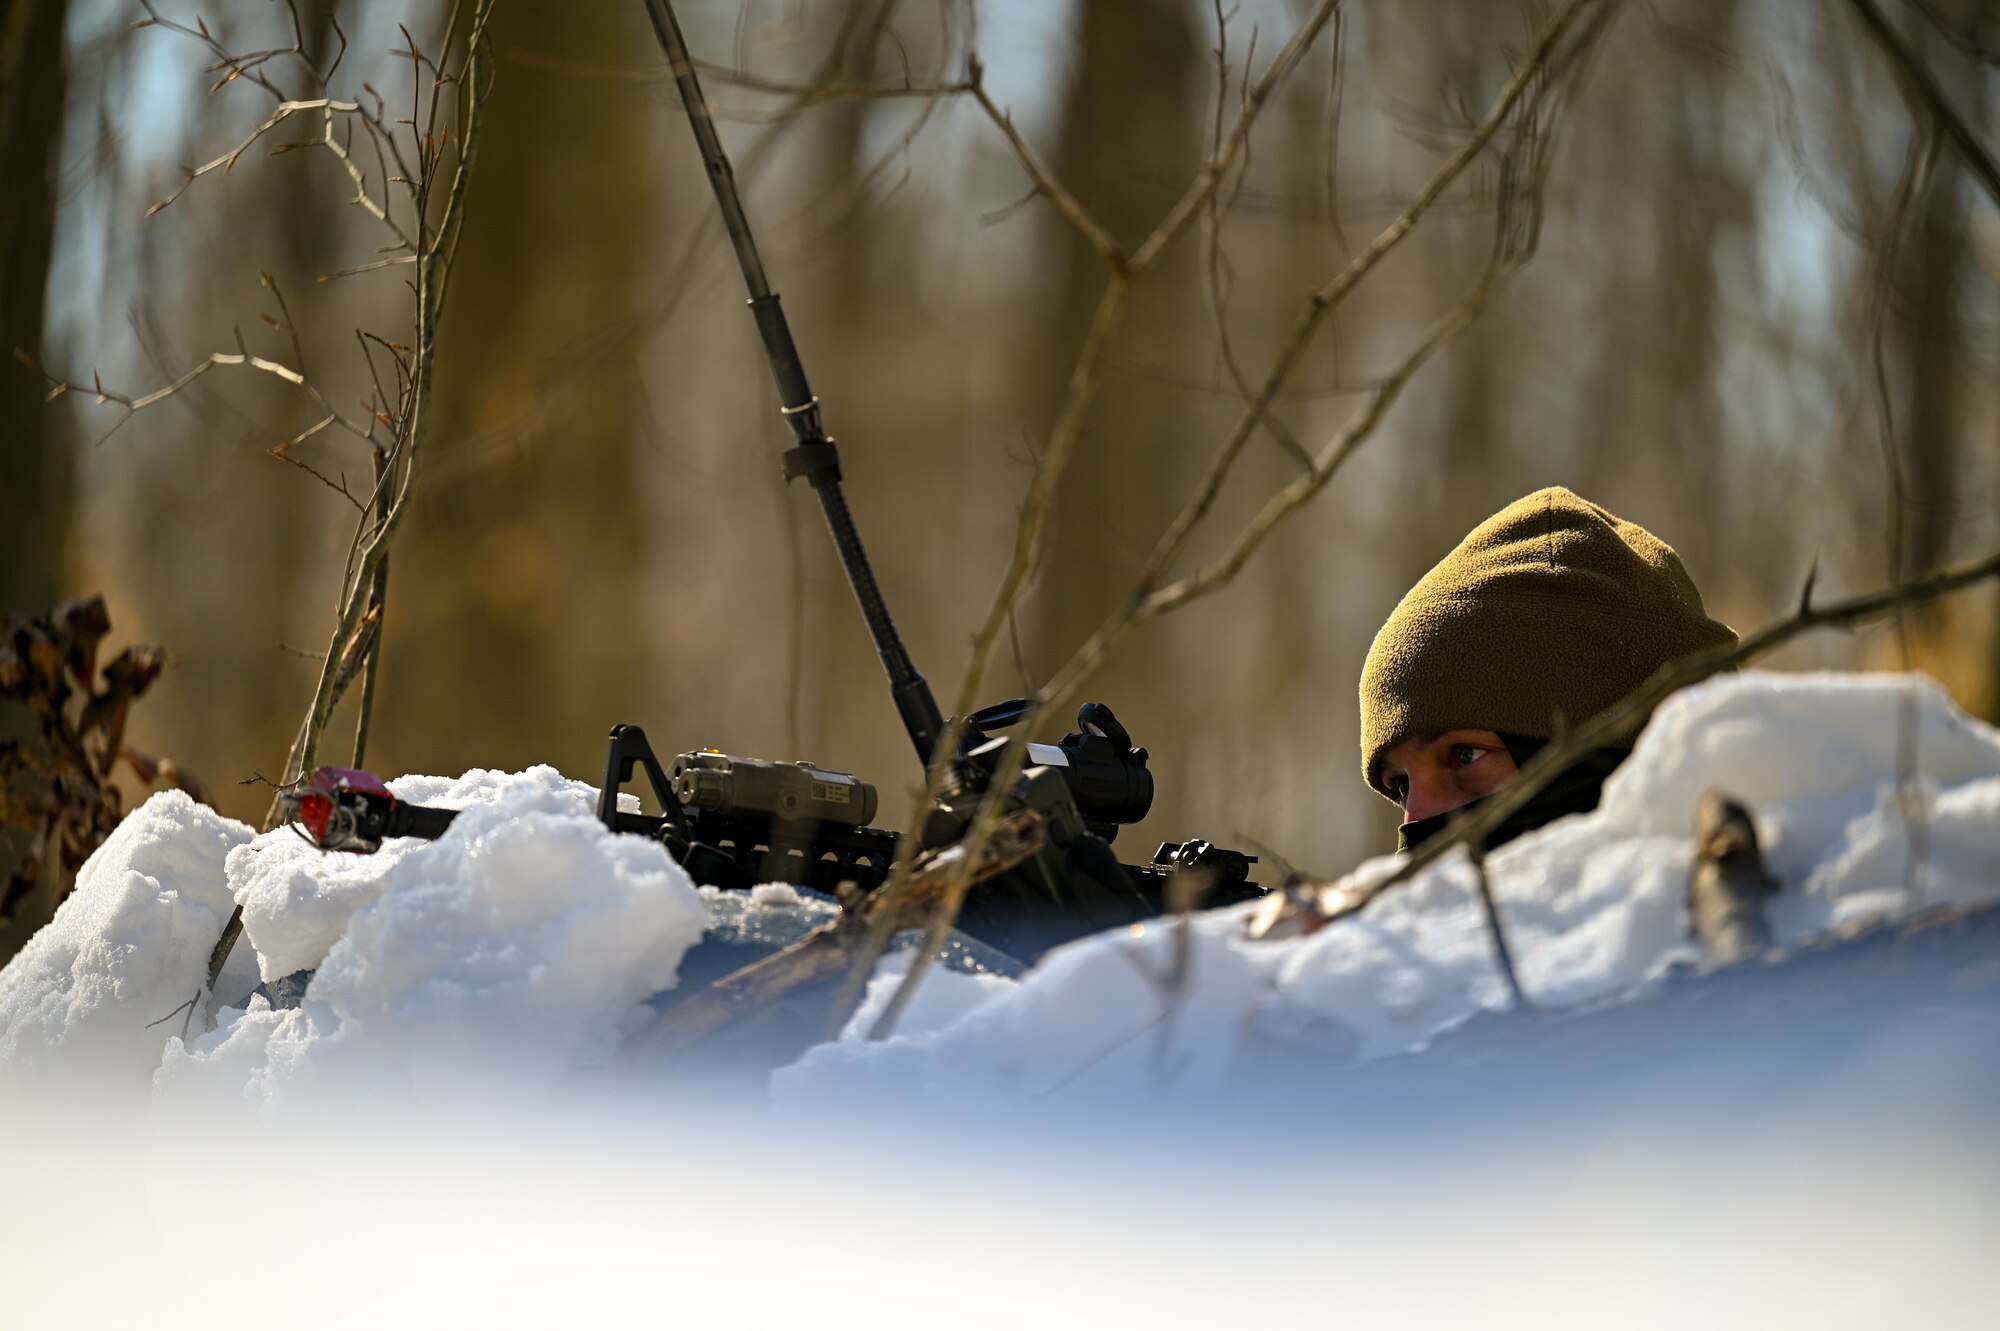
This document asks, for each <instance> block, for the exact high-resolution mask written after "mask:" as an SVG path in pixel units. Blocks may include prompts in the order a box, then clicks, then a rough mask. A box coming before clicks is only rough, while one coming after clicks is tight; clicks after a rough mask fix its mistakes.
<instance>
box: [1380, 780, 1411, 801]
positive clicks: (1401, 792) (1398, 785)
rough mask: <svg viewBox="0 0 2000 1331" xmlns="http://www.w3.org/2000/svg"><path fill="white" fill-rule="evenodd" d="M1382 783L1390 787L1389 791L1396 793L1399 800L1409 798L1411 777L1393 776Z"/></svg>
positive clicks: (1392, 793)
mask: <svg viewBox="0 0 2000 1331" xmlns="http://www.w3.org/2000/svg"><path fill="white" fill-rule="evenodd" d="M1382 784H1383V785H1385V786H1387V787H1388V788H1389V793H1390V794H1391V795H1394V796H1395V797H1396V798H1397V799H1398V800H1404V799H1408V798H1409V795H1410V778H1408V777H1406V776H1392V777H1390V778H1389V779H1388V780H1386V781H1384V782H1383V783H1382Z"/></svg>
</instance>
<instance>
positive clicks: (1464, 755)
mask: <svg viewBox="0 0 2000 1331" xmlns="http://www.w3.org/2000/svg"><path fill="white" fill-rule="evenodd" d="M1490 752H1491V750H1490V749H1482V748H1480V747H1479V746H1478V745H1477V744H1454V745H1452V746H1451V765H1452V766H1453V767H1470V766H1472V764H1474V763H1476V762H1478V761H1479V760H1480V759H1481V758H1484V757H1485V756H1486V755H1487V754H1488V753H1490Z"/></svg>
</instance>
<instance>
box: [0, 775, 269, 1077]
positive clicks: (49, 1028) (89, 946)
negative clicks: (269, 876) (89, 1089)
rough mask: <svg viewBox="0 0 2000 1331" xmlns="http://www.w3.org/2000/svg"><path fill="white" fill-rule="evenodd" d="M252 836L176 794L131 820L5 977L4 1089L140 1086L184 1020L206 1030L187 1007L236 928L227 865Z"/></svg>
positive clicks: (1, 980)
mask: <svg viewBox="0 0 2000 1331" xmlns="http://www.w3.org/2000/svg"><path fill="white" fill-rule="evenodd" d="M250 837H251V831H250V829H249V828H248V827H246V826H244V825H243V824H242V823H239V822H235V821H232V820H231V819H228V818H224V817H223V816H222V815H220V814H218V813H216V812H215V811H214V810H213V809H209V808H207V807H205V806H203V805H200V804H196V803H195V802H194V801H193V800H191V799H189V798H188V797H187V796H186V795H185V794H183V793H182V792H180V791H178V790H170V791H165V792H162V793H161V794H158V795H155V796H153V797H152V798H151V799H149V800H147V801H146V802H145V803H144V804H142V805H140V806H139V807H138V808H137V809H135V810H133V811H132V813H131V814H130V815H128V816H127V817H126V819H125V821H124V822H122V823H120V824H119V825H118V827H117V829H116V830H115V831H113V832H112V834H111V835H110V837H108V838H107V839H106V840H105V842H104V844H103V845H102V846H99V847H98V849H97V853H96V854H95V855H92V856H91V857H90V858H89V859H88V860H86V861H84V864H83V867H82V869H80V870H79V871H78V872H77V877H76V886H75V890H74V891H72V892H71V893H70V895H69V897H68V898H67V899H66V900H65V901H64V902H63V904H62V906H61V908H60V909H58V910H57V911H56V915H55V918H54V919H53V920H51V921H50V922H49V923H48V924H47V925H45V926H44V927H43V928H42V929H41V930H40V932H38V933H36V935H35V936H34V937H33V938H31V939H29V940H28V945H27V946H26V947H25V948H23V949H22V950H21V952H20V953H19V954H17V955H16V956H15V957H14V958H13V960H12V961H10V962H9V963H8V965H7V968H6V969H5V970H4V971H0V1082H4V1083H6V1084H7V1085H9V1086H10V1087H18V1086H19V1085H20V1084H21V1083H22V1082H23V1081H24V1080H26V1079H28V1078H34V1079H36V1080H39V1081H42V1082H47V1081H50V1080H60V1081H70V1080H72V1079H74V1078H77V1077H82V1076H90V1077H93V1078H95V1077H106V1078H109V1079H111V1080H112V1081H114V1082H125V1083H136V1084H137V1085H139V1086H141V1087H143V1086H144V1084H145V1080H146V1078H147V1077H149V1076H151V1074H152V1071H153V1068H154V1067H155V1066H156V1065H157V1064H158V1063H159V1061H160V1051H161V1049H162V1048H163V1047H164V1046H165V1045H166V1043H167V1041H168V1040H170V1039H173V1038H177V1037H178V1036H179V1034H180V1032H181V1028H182V1022H181V1018H180V1017H179V1016H175V1015H174V1013H175V1012H176V1010H177V1009H178V1010H180V1012H181V1013H182V1014H183V1015H188V1016H189V1020H190V1021H191V1022H192V1024H193V1026H194V1027H196V1028H199V1027H200V1026H201V1025H202V1023H203V1020H204V1016H203V1014H202V1013H200V1012H198V1011H196V1012H193V1013H192V1014H191V1015H189V1009H188V1006H187V1005H188V1004H189V1003H190V1002H192V1001H194V1000H196V999H197V997H198V995H199V994H200V992H201V989H202V986H203V985H204V984H206V983H207V980H208V956H209V952H210V951H211V950H212V949H213V948H214V946H215V940H216V938H217V937H218V936H219V935H220V934H221V933H222V926H223V924H224V922H226V921H227V920H228V918H229V912H230V897H229V889H228V887H227V886H226V885H225V883H224V879H223V861H224V857H225V856H227V855H228V854H229V852H230V851H231V850H232V849H233V848H235V847H238V846H241V845H242V844H243V843H244V842H247V841H248V840H249V839H250ZM197 1006H198V1005H197ZM163 1019H164V1020H163Z"/></svg>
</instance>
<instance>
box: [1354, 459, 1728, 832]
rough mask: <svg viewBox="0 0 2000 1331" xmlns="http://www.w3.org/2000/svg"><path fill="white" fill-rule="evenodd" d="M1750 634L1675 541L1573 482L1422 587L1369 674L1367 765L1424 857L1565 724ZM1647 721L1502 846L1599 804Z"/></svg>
mask: <svg viewBox="0 0 2000 1331" xmlns="http://www.w3.org/2000/svg"><path fill="white" fill-rule="evenodd" d="M1735 641H1736V635H1735V633H1733V632H1732V631H1731V630H1730V629H1729V628H1728V627H1727V626H1726V625H1723V624H1720V623H1718V622H1716V621H1715V620H1713V619H1711V618H1709V616H1708V612H1707V611H1706V610H1705V609H1703V607H1702V603H1701V593H1700V592H1699V591H1697V590H1696V589H1695V585H1694V582H1693V580H1692V579H1690V578H1689V577H1688V575H1687V570H1686V569H1684V568H1682V567H1681V561H1680V557H1679V556H1678V555H1676V554H1675V553H1674V551H1673V548H1672V547H1671V546H1669V545H1667V544H1666V542H1664V541H1662V540H1660V539H1659V538H1658V537H1656V536H1654V535H1653V534H1652V533H1651V532H1649V531H1647V530H1646V529H1645V528H1643V527H1640V526H1637V525H1635V524H1633V523H1630V522H1626V521H1624V520H1623V519H1621V518H1618V517H1616V516H1614V515H1612V514H1610V513H1607V512H1606V511H1605V510H1603V509H1601V508H1599V507H1598V506H1597V505H1595V504H1593V503H1590V502H1589V501H1588V500H1585V499H1582V498H1580V497H1579V496H1577V495H1576V494H1574V493H1572V492H1571V491H1569V490H1566V489H1563V488H1562V487H1561V486H1551V487H1550V488H1548V489H1546V490H1537V491H1536V492H1535V493H1534V494H1531V495H1528V496H1527V497H1526V498H1524V499H1519V500H1516V501H1515V502H1514V503H1512V504H1509V505H1508V506H1507V507H1506V508H1504V509H1502V510H1500V512H1498V513H1496V514H1494V515H1493V516H1492V517H1490V518H1488V519H1487V520H1486V521H1484V522H1482V523H1480V524H1479V525H1478V526H1477V527H1475V528H1473V530H1472V533H1471V534H1470V535H1468V536H1467V537H1466V538H1465V539H1464V540H1463V541H1461V542H1459V545H1458V548H1457V549H1455V550H1453V551H1452V552H1451V553H1450V554H1448V555H1446V556H1445V557H1444V559H1443V560H1442V561H1440V562H1439V563H1438V565H1437V566H1436V567H1435V568H1433V569H1431V571H1430V572H1428V573H1426V574H1424V576H1423V577H1422V578H1421V579H1419V580H1418V582H1417V585H1416V586H1414V587H1412V588H1411V589H1410V591H1409V593H1408V594H1407V595H1406V596H1404V597H1403V599H1402V601H1401V602H1400V603H1398V604H1397V606H1396V609H1395V611H1394V612H1393V613H1392V614H1391V615H1390V616H1389V621H1388V623H1386V624H1384V625H1383V626H1382V630H1381V632H1379V633H1377V634H1376V635H1375V642H1374V645H1373V646H1371V647H1370V648H1369V649H1368V660H1367V663H1366V664H1365V665H1363V666H1362V669H1361V768H1362V775H1363V777H1364V778H1365V779H1366V780H1367V782H1368V784H1369V786H1370V787H1371V788H1372V789H1373V790H1375V791H1376V793H1378V794H1380V795H1382V796H1383V797H1385V798H1387V799H1389V800H1391V801H1393V802H1394V803H1395V804H1397V805H1398V806H1399V807H1401V809H1402V811H1403V826H1402V830H1401V833H1400V835H1399V837H1398V845H1399V846H1400V848H1401V849H1403V850H1409V849H1411V848H1413V847H1415V846H1417V845H1419V844H1420V843H1422V841H1423V840H1424V839H1425V838H1426V837H1429V836H1430V835H1431V834H1432V833H1434V832H1436V831H1438V830H1439V829H1440V828H1441V827H1443V825H1444V823H1445V822H1446V820H1447V817H1448V815H1449V814H1451V813H1452V811H1454V810H1456V809H1459V808H1462V807H1464V806H1465V805H1467V804H1470V803H1472V802H1473V801H1475V800H1477V799H1479V798H1481V797H1482V796H1485V795H1488V794H1491V793H1492V792H1493V791H1495V790H1498V789H1499V788H1500V787H1501V786H1504V785H1506V784H1507V783H1508V782H1509V781H1511V780H1513V779H1514V777H1515V776H1516V775H1518V774H1519V771H1520V767H1521V764H1523V763H1525V762H1527V761H1528V759H1529V758H1530V757H1531V756H1532V755H1533V754H1534V753H1535V752H1536V751H1537V750H1539V749H1540V748H1541V747H1542V746H1543V745H1544V744H1546V743H1548V741H1549V740H1550V738H1551V737H1553V736H1554V735H1556V734H1557V733H1558V732H1559V731H1560V730H1561V729H1562V728H1563V726H1564V725H1565V723H1569V724H1574V723H1577V722H1581V721H1584V720H1587V719H1589V718H1590V717H1591V716H1594V715H1595V714H1597V713H1598V712H1600V711H1602V710H1603V709H1604V708H1606V707H1609V706H1610V705H1611V704H1613V703H1615V702H1617V701H1618V700H1619V699H1620V698H1622V697H1624V696H1625V695H1626V694H1627V693H1630V692H1631V691H1632V690H1633V689H1635V688H1637V687H1638V686H1639V685H1640V684H1642V683H1644V682H1645V680H1646V679H1647V677H1648V676H1650V675H1651V674H1652V673H1653V672H1654V671H1655V670H1657V669H1659V667H1660V666H1662V665H1664V664H1665V663H1666V662H1668V661H1672V660H1675V659H1677V658H1679V657H1683V656H1688V655H1690V654H1692V653H1695V652H1699V651H1703V650H1705V649H1707V648H1710V647H1714V646H1717V645H1719V644H1722V643H1733V642H1735ZM1644 724H1645V719H1644V718H1643V717H1642V718H1640V719H1639V720H1637V721H1634V722H1633V723H1632V725H1631V726H1630V728H1629V729H1628V730H1627V731H1626V732H1625V733H1624V734H1622V735H1621V736H1620V737H1619V743H1618V745H1617V746H1616V747H1610V748H1602V749H1597V750H1595V751H1593V752H1592V753H1590V754H1589V755H1587V756H1586V757H1584V758H1583V759H1582V760H1580V761H1579V762H1578V763H1577V764H1576V765H1575V766H1573V767H1571V768H1570V769H1569V771H1567V772H1566V773H1564V774H1563V775H1562V776H1561V777H1559V778H1557V780H1556V781H1555V783H1554V784H1552V785H1550V786H1549V788H1548V789H1546V790H1544V791H1542V792H1541V793H1540V794H1538V795H1537V796H1536V797H1535V798H1534V799H1533V800H1532V801H1530V802H1529V804H1528V805H1527V806H1526V807H1524V808H1523V809H1521V810H1520V811H1519V812H1518V813H1516V814H1515V815H1514V816H1513V817H1512V818H1510V819H1509V820H1508V821H1507V822H1506V823H1505V824H1503V825H1502V827H1501V829H1500V830H1499V831H1498V832H1496V833H1494V835H1493V836H1492V837H1491V838H1490V839H1489V840H1488V842H1487V844H1488V845H1489V846H1492V845H1498V844H1500V843H1501V842H1503V841H1506V840H1508V839H1509V838H1511V837H1515V836H1518V835H1520V834H1521V833H1522V832H1525V831H1527V830H1529V829H1530V828H1534V827H1539V826H1541V825H1542V824H1543V823H1546V822H1549V821H1551V820H1552V819H1555V818H1559V817H1561V816H1563V815H1564V814H1569V813H1583V812H1587V811H1588V810H1590V809H1594V808H1596V807H1597V799H1598V794H1599V792H1600V790H1601V788H1602V786H1603V784H1604V779H1605V778H1606V777H1607V776H1609V775H1610V774H1611V771H1612V769H1613V768H1615V767H1617V765H1618V764H1619V763H1620V762H1622V761H1623V760H1624V758H1625V756H1626V754H1627V753H1628V752H1630V746H1631V743H1632V741H1633V739H1635V738H1636V737H1637V735H1638V732H1639V729H1640V727H1641V726H1643V725H1644Z"/></svg>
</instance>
